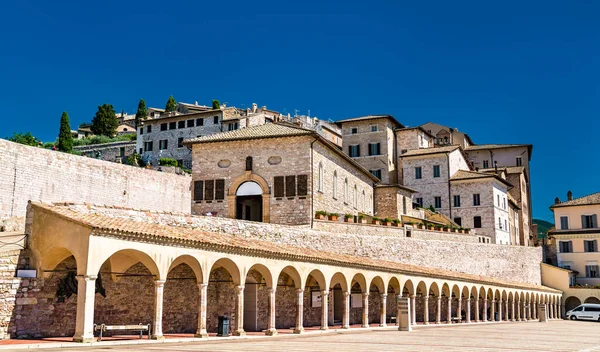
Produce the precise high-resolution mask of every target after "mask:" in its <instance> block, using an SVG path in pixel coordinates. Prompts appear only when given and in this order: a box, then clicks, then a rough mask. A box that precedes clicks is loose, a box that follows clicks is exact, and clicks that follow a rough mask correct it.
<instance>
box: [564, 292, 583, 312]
mask: <svg viewBox="0 0 600 352" xmlns="http://www.w3.org/2000/svg"><path fill="white" fill-rule="evenodd" d="M580 304H581V300H580V299H579V298H577V297H575V296H571V297H569V298H567V299H566V300H565V311H567V312H568V311H570V310H571V309H573V308H575V307H577V306H579V305H580Z"/></svg>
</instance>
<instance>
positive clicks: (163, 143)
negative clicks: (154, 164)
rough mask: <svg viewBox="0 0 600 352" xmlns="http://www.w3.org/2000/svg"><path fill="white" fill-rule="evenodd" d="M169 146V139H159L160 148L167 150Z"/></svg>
mask: <svg viewBox="0 0 600 352" xmlns="http://www.w3.org/2000/svg"><path fill="white" fill-rule="evenodd" d="M168 146H169V141H168V140H166V139H161V140H160V141H158V150H165V149H167V148H168Z"/></svg>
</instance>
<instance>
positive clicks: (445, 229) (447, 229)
mask: <svg viewBox="0 0 600 352" xmlns="http://www.w3.org/2000/svg"><path fill="white" fill-rule="evenodd" d="M442 229H443V230H444V232H448V231H449V230H450V228H449V227H448V225H444V227H442Z"/></svg>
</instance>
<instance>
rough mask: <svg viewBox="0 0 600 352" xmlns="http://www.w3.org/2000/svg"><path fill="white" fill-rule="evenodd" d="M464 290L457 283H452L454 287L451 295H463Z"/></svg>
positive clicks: (456, 296) (458, 296) (457, 296)
mask: <svg viewBox="0 0 600 352" xmlns="http://www.w3.org/2000/svg"><path fill="white" fill-rule="evenodd" d="M461 293H462V290H461V289H460V287H458V285H457V284H454V285H452V289H451V290H450V295H452V296H454V298H460V297H461Z"/></svg>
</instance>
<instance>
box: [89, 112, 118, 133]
mask: <svg viewBox="0 0 600 352" xmlns="http://www.w3.org/2000/svg"><path fill="white" fill-rule="evenodd" d="M118 126H119V122H118V121H117V115H116V113H115V109H114V108H113V106H112V105H110V104H104V105H102V106H99V107H98V111H96V115H95V116H94V118H93V119H92V126H91V130H92V132H93V133H94V134H95V135H99V136H107V137H113V136H114V135H115V134H116V132H117V127H118Z"/></svg>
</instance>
